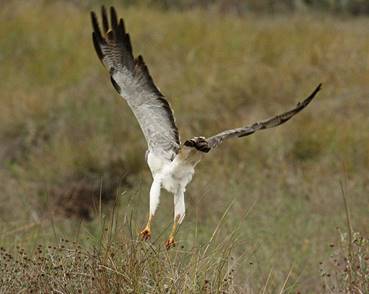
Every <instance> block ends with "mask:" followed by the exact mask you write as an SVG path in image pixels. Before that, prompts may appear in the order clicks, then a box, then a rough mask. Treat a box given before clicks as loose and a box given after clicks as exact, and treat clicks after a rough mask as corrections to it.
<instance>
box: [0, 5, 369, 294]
mask: <svg viewBox="0 0 369 294" xmlns="http://www.w3.org/2000/svg"><path fill="white" fill-rule="evenodd" d="M234 2H235V3H238V2H237V1H234ZM290 2H291V3H297V2H294V1H290ZM300 2H301V3H302V2H303V3H308V2H304V1H300ZM354 2H355V3H359V2H362V3H366V2H365V1H353V2H352V3H354ZM110 3H112V2H109V3H107V5H108V4H110ZM114 3H115V5H116V6H117V9H118V11H119V14H120V15H123V16H124V18H125V21H126V24H127V27H128V30H129V32H130V33H131V37H132V41H133V45H134V51H135V52H136V53H141V54H143V56H144V57H145V60H146V62H147V64H148V66H149V68H150V70H151V73H152V75H153V77H154V79H155V81H156V84H157V85H159V87H160V88H161V89H162V91H163V92H164V93H165V94H166V96H167V97H168V99H169V100H170V102H171V105H172V107H173V108H174V110H175V114H176V118H177V125H178V127H179V129H180V131H181V137H182V140H184V139H186V138H189V137H191V136H193V135H205V136H209V135H212V134H214V133H216V132H218V131H220V130H222V129H224V128H231V127H237V126H240V125H242V124H248V123H252V122H254V121H255V120H259V119H263V118H265V117H268V116H270V115H273V114H275V113H278V112H280V111H283V110H285V109H286V108H289V107H291V106H293V105H295V103H296V102H297V101H299V100H301V99H302V98H304V97H305V96H306V95H308V94H309V93H310V92H311V91H312V90H313V89H314V87H315V86H316V85H317V84H318V83H319V82H323V90H322V91H321V93H319V96H318V97H317V98H316V100H315V101H314V102H313V103H312V104H311V105H310V106H309V107H308V108H307V109H306V110H305V111H304V112H303V113H301V114H300V115H298V117H296V118H294V119H293V120H292V121H291V122H289V123H288V124H286V125H284V126H283V127H280V128H278V129H275V130H271V131H266V132H261V133H258V134H256V135H254V136H251V137H249V138H245V139H244V140H235V141H233V142H228V143H225V144H224V145H222V146H221V147H220V148H219V149H218V150H216V151H214V152H213V153H211V154H209V156H208V158H207V159H206V160H204V162H202V163H201V164H200V165H199V166H198V169H197V174H196V176H195V178H194V181H193V182H192V183H191V185H190V186H189V188H188V193H187V196H186V203H187V215H186V219H185V221H184V223H183V225H182V226H181V228H180V231H179V234H178V241H179V242H178V243H179V245H178V246H177V247H176V249H175V250H172V251H169V252H166V251H165V250H164V248H163V247H164V246H163V242H164V240H165V237H166V235H167V234H168V227H169V225H170V224H171V221H172V197H171V196H169V195H168V194H166V193H165V192H164V193H163V194H164V195H163V196H162V201H161V205H160V208H159V212H158V214H157V217H156V219H155V223H154V231H153V233H154V236H153V241H152V243H149V244H146V243H143V242H140V241H139V240H138V239H137V232H138V231H139V230H140V229H141V227H142V226H143V225H144V223H145V221H146V217H147V212H148V190H149V187H150V182H151V176H150V173H149V170H148V168H147V166H146V164H145V161H144V152H145V149H146V146H145V141H144V140H143V137H142V135H141V132H140V130H139V127H138V125H137V122H136V121H135V119H134V117H133V115H132V114H131V113H130V111H129V109H128V107H127V105H126V104H125V102H124V101H123V100H122V99H120V98H119V97H118V96H117V95H116V93H115V91H114V89H113V88H112V86H111V84H110V81H109V79H108V76H107V73H106V72H105V70H104V69H103V67H102V66H101V64H100V63H99V61H98V59H97V57H96V56H95V52H94V50H93V47H92V44H91V28H90V20H89V10H90V9H95V10H97V9H99V5H100V1H90V2H83V3H82V2H81V3H79V2H77V1H68V2H64V1H63V2H61V1H60V2H59V1H13V2H9V3H8V4H4V3H3V4H1V5H2V9H1V12H0V20H1V26H0V36H1V38H0V62H1V66H0V76H1V81H0V105H1V108H0V188H1V193H0V245H1V246H2V247H3V248H2V249H1V257H0V258H1V260H0V273H1V279H2V281H1V283H0V285H1V286H0V287H1V288H0V291H1V292H9V291H10V292H11V291H14V292H15V291H18V290H21V289H25V288H26V289H28V290H30V289H31V288H33V289H35V290H37V289H38V290H40V289H41V292H45V291H51V290H54V291H55V290H58V291H62V292H64V293H65V292H75V291H77V289H79V290H80V291H85V292H86V293H87V292H91V291H92V290H94V291H95V292H104V291H107V290H108V289H109V290H110V291H122V292H128V291H135V292H142V291H149V292H155V291H156V292H157V293H163V291H169V292H171V291H172V292H174V291H176V290H175V289H177V291H182V292H201V291H202V292H209V293H214V292H216V291H224V292H239V293H245V292H246V293H259V292H260V293H276V292H278V293H279V292H286V293H296V292H301V293H317V292H324V291H327V292H329V293H331V292H335V291H338V290H337V289H341V290H343V291H346V290H347V291H351V292H354V291H358V290H357V289H360V287H361V286H360V285H363V284H365V283H363V284H360V281H361V282H363V281H367V279H368V243H367V239H368V234H369V227H368V221H369V219H368V207H369V200H368V199H369V198H368V194H369V173H368V168H369V137H368V127H369V115H368V114H369V111H368V110H369V100H368V95H369V42H368V38H367V33H368V31H367V28H368V25H369V21H368V19H366V18H364V17H357V18H352V17H348V16H342V15H341V16H333V15H332V14H321V13H320V12H318V11H319V9H317V10H315V11H310V10H305V11H302V10H299V12H298V13H288V14H274V15H269V14H267V13H262V14H257V13H256V12H255V11H256V10H253V12H252V13H240V14H238V15H239V16H235V14H234V13H232V11H231V13H222V11H221V10H219V9H215V8H217V7H221V6H219V5H221V2H219V3H215V4H214V5H213V6H211V7H210V6H209V7H208V8H209V9H203V8H204V7H205V6H204V7H203V8H200V7H191V9H189V7H190V6H186V9H184V8H181V7H180V8H173V7H169V9H164V10H163V9H162V8H163V7H158V6H157V4H155V3H154V4H153V3H145V2H141V3H140V4H135V5H132V3H131V4H130V3H127V2H126V3H125V5H126V6H124V5H122V3H121V2H114ZM163 3H164V2H163ZM167 3H171V2H167ZM176 3H177V2H176ZM180 3H187V2H185V1H183V2H181V1H179V2H178V3H177V4H178V5H180ZM188 3H191V2H190V1H189V2H188ZM204 3H205V2H204ZM209 3H210V2H209ZM224 3H227V2H225V1H224ZM239 3H241V2H239ZM249 3H250V5H251V3H254V2H252V1H250V2H249ZM255 3H256V1H255ZM258 3H259V1H258ZM260 3H267V2H262V1H260ZM268 3H269V2H268ZM270 3H272V2H270ZM286 3H287V2H286ZM309 3H315V2H314V1H311V2H309ZM340 3H344V2H340ZM345 3H351V2H350V1H349V2H345ZM148 4H150V5H148ZM159 4H160V3H159ZM181 5H182V4H181ZM255 5H256V4H255ZM265 5H266V4H265ZM148 6H149V7H148ZM159 6H160V5H159ZM305 6H308V5H307V4H306V5H305ZM214 7H215V8H214ZM266 7H268V6H266ZM164 8H165V7H164ZM205 8H206V7H205ZM212 8H214V9H212ZM263 11H264V12H267V11H268V10H267V9H265V10H264V9H263ZM340 183H341V185H342V188H343V191H344V192H345V195H346V199H347V203H348V205H347V206H348V208H349V210H350V212H351V214H350V218H349V219H350V220H351V227H352V230H353V231H357V232H360V235H359V234H356V235H354V234H353V233H352V232H351V233H350V231H348V230H347V229H346V228H347V225H346V219H347V218H346V216H345V208H344V205H343V198H342V194H343V192H342V189H341V187H340ZM348 237H350V238H348ZM62 239H63V240H62ZM65 240H67V241H65ZM73 242H74V243H73ZM66 243H68V244H66ZM342 244H343V245H342ZM17 246H18V247H17ZM348 248H351V249H350V250H349V251H348ZM332 252H333V253H332ZM331 255H332V257H330V256H331ZM333 256H339V258H338V257H337V258H334V257H333ZM332 258H333V260H332ZM355 258H356V259H355ZM341 259H342V260H343V261H342V262H341V263H339V262H337V261H338V260H341ZM334 260H335V261H334ZM338 264H339V265H338ZM353 264H355V267H354V266H353ZM42 275H43V276H42ZM355 277H356V278H355ZM356 280H357V281H359V282H356ZM176 287H177V288H176ZM333 287H335V288H333ZM355 287H356V288H355ZM178 289H179V290H178ZM366 290H367V289H366ZM362 291H363V290H362ZM358 293H359V292H358ZM363 293H365V292H363Z"/></svg>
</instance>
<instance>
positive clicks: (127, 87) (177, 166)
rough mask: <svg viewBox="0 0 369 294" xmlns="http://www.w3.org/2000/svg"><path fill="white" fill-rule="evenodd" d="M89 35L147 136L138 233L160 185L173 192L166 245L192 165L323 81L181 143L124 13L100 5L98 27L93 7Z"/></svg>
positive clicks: (263, 125) (146, 235) (262, 125)
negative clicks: (146, 194) (252, 116)
mask: <svg viewBox="0 0 369 294" xmlns="http://www.w3.org/2000/svg"><path fill="white" fill-rule="evenodd" d="M91 20H92V27H93V33H92V40H93V44H94V47H95V50H96V53H97V56H98V57H99V59H100V60H101V62H102V63H103V65H104V66H105V67H106V69H107V70H108V71H109V74H110V80H111V83H112V84H113V86H114V88H115V90H116V91H117V92H118V93H119V95H121V96H122V97H123V98H124V100H125V101H126V102H127V103H128V106H129V107H130V108H131V110H132V112H133V114H134V115H135V117H136V119H137V121H138V123H139V125H140V127H141V130H142V132H143V134H144V136H145V139H146V141H147V146H148V149H147V151H146V162H147V164H148V166H149V168H150V171H151V173H152V177H153V182H152V185H151V188H150V209H149V217H148V222H147V224H146V226H145V228H144V229H143V230H142V231H141V232H140V235H141V238H142V239H144V240H148V239H150V237H151V223H152V220H153V217H154V215H155V212H156V210H157V207H158V205H159V199H160V191H161V188H164V189H165V190H167V191H168V192H170V193H173V195H174V222H173V227H172V230H171V233H170V235H169V238H168V239H167V241H166V242H165V246H166V248H167V249H169V248H171V247H173V246H175V240H174V237H175V233H176V231H177V226H178V225H179V224H180V223H181V222H182V221H183V218H184V216H185V200H184V194H185V191H186V186H187V185H188V184H189V183H190V182H191V180H192V176H193V175H194V172H195V166H196V165H197V164H198V163H199V162H200V160H201V159H202V158H203V157H204V155H206V154H207V153H208V152H209V151H211V150H213V149H214V148H216V147H217V146H219V145H220V144H221V143H222V142H223V141H225V140H227V139H230V138H241V137H245V136H249V135H251V134H253V133H255V132H257V131H260V130H265V129H269V128H273V127H277V126H279V125H281V124H283V123H285V122H286V121H288V120H289V119H290V118H292V117H293V116H294V115H296V114H297V113H299V112H300V111H301V110H303V109H304V108H305V107H306V106H307V105H308V104H309V103H310V102H311V101H312V100H313V98H314V97H315V95H316V94H317V93H318V91H319V90H320V89H321V84H319V85H318V86H317V88H316V89H315V90H314V91H313V92H312V93H311V94H310V95H309V96H308V97H307V98H306V99H305V100H303V101H302V102H299V103H298V104H297V105H296V106H295V107H294V108H293V109H291V110H289V111H287V112H285V113H282V114H279V115H276V116H274V117H272V118H269V119H266V120H263V121H260V122H255V123H253V124H251V125H249V126H245V127H240V128H236V129H230V130H226V131H223V132H221V133H218V134H216V135H214V136H211V137H207V138H206V137H194V138H192V139H190V140H187V141H185V142H184V143H183V144H181V142H180V139H179V133H178V129H177V126H176V124H175V119H174V116H173V111H172V109H171V107H170V105H169V103H168V101H167V100H166V98H165V96H164V95H163V94H162V93H161V92H160V91H159V89H158V88H157V87H156V86H155V83H154V81H153V79H152V78H151V76H150V73H149V70H148V68H147V66H146V64H145V62H144V59H143V57H142V56H141V55H138V56H137V57H135V56H134V54H133V50H132V45H131V40H130V36H129V34H128V33H127V31H126V27H125V24H124V21H123V19H119V20H118V17H117V13H116V11H115V9H114V7H111V8H110V17H108V14H107V11H106V9H105V7H104V6H103V7H102V8H101V20H102V27H101V28H100V25H99V22H98V19H97V16H96V14H95V13H94V12H91Z"/></svg>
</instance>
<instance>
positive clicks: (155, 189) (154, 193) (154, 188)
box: [140, 178, 161, 240]
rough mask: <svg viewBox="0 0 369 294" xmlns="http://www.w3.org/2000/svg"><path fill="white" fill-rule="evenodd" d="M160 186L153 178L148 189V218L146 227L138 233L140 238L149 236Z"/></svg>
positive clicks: (145, 238) (158, 198)
mask: <svg viewBox="0 0 369 294" xmlns="http://www.w3.org/2000/svg"><path fill="white" fill-rule="evenodd" d="M160 187H161V181H159V180H157V179H155V178H154V181H153V183H152V185H151V189H150V213H149V220H148V221H147V224H146V227H145V228H144V229H143V230H142V231H141V233H140V236H141V238H142V240H149V239H150V238H151V222H152V219H153V217H154V214H155V211H156V209H157V207H158V205H159V200H160Z"/></svg>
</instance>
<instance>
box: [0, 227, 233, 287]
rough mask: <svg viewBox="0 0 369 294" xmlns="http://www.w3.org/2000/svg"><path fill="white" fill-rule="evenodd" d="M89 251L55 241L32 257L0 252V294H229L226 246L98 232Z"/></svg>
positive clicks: (18, 252) (230, 279) (22, 252)
mask: <svg viewBox="0 0 369 294" xmlns="http://www.w3.org/2000/svg"><path fill="white" fill-rule="evenodd" d="M103 231H104V233H103V234H102V235H101V238H100V239H96V240H94V241H95V242H94V245H91V246H85V245H82V244H81V243H80V242H76V241H72V242H71V241H69V240H67V239H63V238H62V239H60V240H59V241H58V242H56V243H53V244H49V245H42V244H39V245H37V246H36V248H34V249H33V250H32V251H30V252H27V251H26V250H25V249H23V248H21V247H19V246H17V247H16V249H15V250H13V249H12V250H8V249H5V248H4V247H1V248H0V292H2V293H7V292H19V291H24V290H27V291H29V292H31V293H32V292H42V293H50V292H58V293H59V292H63V293H111V292H120V293H199V292H202V293H234V292H236V286H235V284H234V278H233V276H234V271H235V269H234V268H232V267H231V266H230V264H231V256H230V254H231V249H232V246H230V243H224V244H223V246H217V247H216V248H215V249H210V250H208V249H209V248H207V247H205V248H202V247H200V248H196V247H194V248H192V249H190V250H187V249H185V248H184V247H183V246H181V247H180V248H178V249H173V250H170V251H167V250H166V249H164V246H163V245H162V244H160V245H158V244H155V243H147V242H142V241H140V240H137V239H131V238H124V237H123V238H119V239H114V237H113V235H112V234H111V231H110V229H108V228H106V229H104V230H103Z"/></svg>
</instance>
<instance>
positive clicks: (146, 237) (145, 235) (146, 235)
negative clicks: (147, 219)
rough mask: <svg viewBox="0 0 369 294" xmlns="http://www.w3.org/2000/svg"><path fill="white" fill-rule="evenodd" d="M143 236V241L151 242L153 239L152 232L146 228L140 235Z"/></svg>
mask: <svg viewBox="0 0 369 294" xmlns="http://www.w3.org/2000/svg"><path fill="white" fill-rule="evenodd" d="M140 236H141V240H145V241H147V240H150V239H151V230H150V229H149V228H145V229H144V230H143V231H141V233H140Z"/></svg>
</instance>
